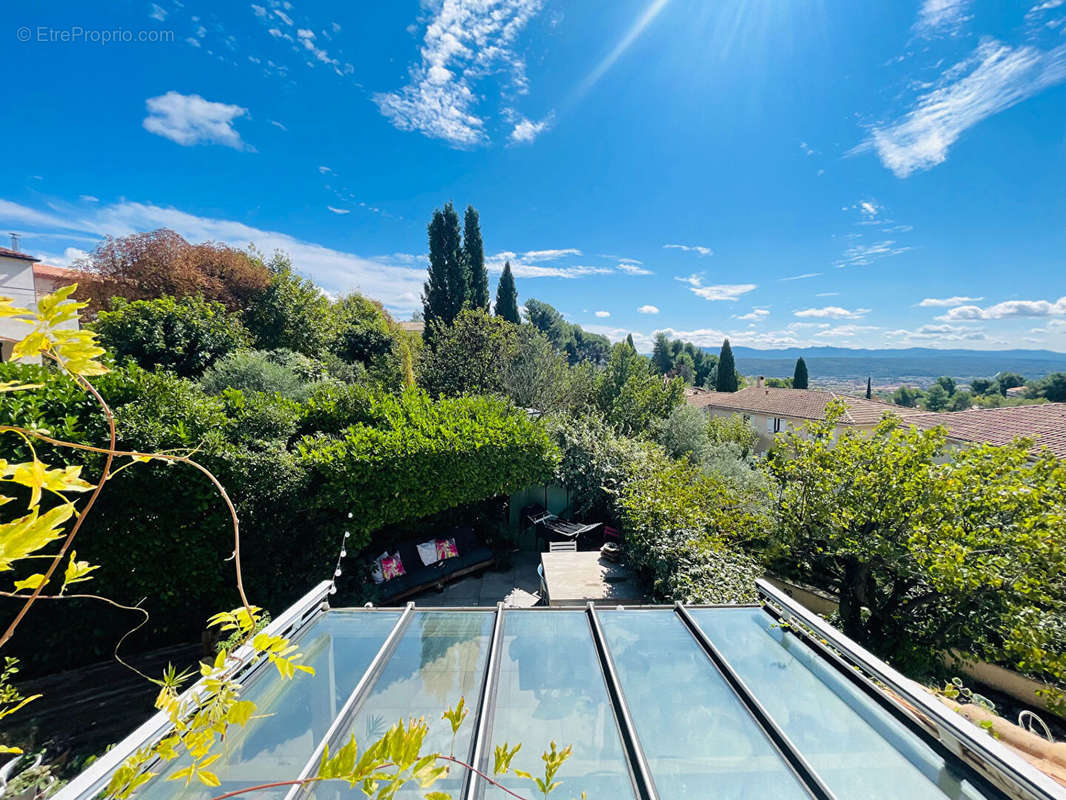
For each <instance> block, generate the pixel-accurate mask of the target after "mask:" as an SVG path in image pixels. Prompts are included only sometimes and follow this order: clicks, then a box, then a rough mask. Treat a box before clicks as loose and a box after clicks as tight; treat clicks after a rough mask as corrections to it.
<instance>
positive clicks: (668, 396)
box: [595, 343, 684, 435]
mask: <svg viewBox="0 0 1066 800" xmlns="http://www.w3.org/2000/svg"><path fill="white" fill-rule="evenodd" d="M683 397H684V381H683V380H681V379H680V378H674V379H672V380H668V381H664V380H663V378H662V377H660V376H659V375H656V374H655V373H654V371H653V370H652V368H651V362H650V361H649V360H648V359H646V358H644V357H643V356H642V355H640V354H639V353H637V352H636V351H634V350H633V349H632V348H630V347H627V346H626V345H625V344H624V343H619V344H616V345H615V346H614V347H612V348H611V355H610V358H609V359H608V360H607V366H606V368H605V369H604V370H603V371H602V372H601V373H600V374H599V376H598V379H597V384H596V396H595V401H596V407H597V408H598V409H599V411H600V413H601V414H603V416H604V418H605V419H606V420H607V421H608V422H609V423H611V425H613V426H614V427H615V429H616V430H617V431H618V432H619V433H622V434H626V435H635V434H638V433H641V432H643V431H645V430H646V429H647V428H648V427H649V425H651V423H652V422H653V421H654V420H656V419H663V418H665V417H667V416H669V415H670V412H672V411H673V410H674V409H675V408H677V406H679V405H680V404H681V403H682V400H683Z"/></svg>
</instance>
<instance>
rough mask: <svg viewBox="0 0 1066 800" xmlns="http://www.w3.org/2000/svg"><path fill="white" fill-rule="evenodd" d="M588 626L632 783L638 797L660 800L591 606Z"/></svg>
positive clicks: (588, 610) (588, 607) (594, 608)
mask: <svg viewBox="0 0 1066 800" xmlns="http://www.w3.org/2000/svg"><path fill="white" fill-rule="evenodd" d="M586 609H587V613H588V619H589V626H590V627H591V628H592V640H593V642H594V643H595V645H596V654H597V655H598V656H599V657H600V666H601V667H602V668H603V676H604V678H606V679H607V692H608V694H609V695H610V697H611V705H613V706H614V714H615V719H616V720H617V722H618V729H619V731H620V732H621V734H622V745H623V749H624V750H625V753H626V760H627V761H628V762H629V769H630V772H631V773H632V775H633V783H634V784H635V786H636V789H637V795H638V796H639V797H640V798H641V800H659V792H658V790H657V789H656V788H655V781H654V780H653V779H652V777H651V769H650V768H649V767H648V758H647V756H646V755H644V748H642V747H641V746H640V739H638V738H637V731H636V728H634V726H633V717H632V716H631V715H630V713H629V706H628V705H627V704H626V698H625V695H624V694H623V693H622V687H621V685H620V684H619V683H618V672H617V670H616V669H615V666H614V661H613V660H612V659H611V651H610V650H608V649H607V640H606V639H605V638H604V635H603V628H602V627H601V626H600V620H599V618H598V617H597V616H596V607H595V606H594V605H593V604H592V603H589V604H588V605H587V606H586Z"/></svg>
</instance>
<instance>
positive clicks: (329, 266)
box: [0, 200, 426, 315]
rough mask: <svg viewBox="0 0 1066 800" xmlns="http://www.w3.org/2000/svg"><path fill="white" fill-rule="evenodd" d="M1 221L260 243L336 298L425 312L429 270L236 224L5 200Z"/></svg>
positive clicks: (152, 211)
mask: <svg viewBox="0 0 1066 800" xmlns="http://www.w3.org/2000/svg"><path fill="white" fill-rule="evenodd" d="M57 207H58V208H63V207H62V206H57ZM0 219H3V220H5V221H9V220H14V219H19V220H29V219H33V220H35V221H36V223H38V224H52V225H54V226H55V227H57V228H61V229H63V230H75V231H80V232H84V233H90V234H92V235H94V236H96V237H103V236H126V235H128V234H130V233H135V232H138V231H149V230H154V229H156V228H170V229H171V230H174V231H176V232H177V233H179V234H180V235H181V236H184V237H185V238H186V239H188V240H189V241H190V242H205V241H214V242H222V243H224V244H228V245H230V246H232V247H238V248H244V247H247V246H248V245H249V244H254V245H255V246H256V247H257V248H258V249H259V250H260V251H261V252H264V253H271V252H273V251H274V250H283V251H285V252H287V253H289V255H291V256H292V261H293V264H294V265H295V266H296V268H297V269H299V270H300V271H301V272H303V273H305V274H307V275H308V276H309V277H310V278H311V279H313V280H314V281H315V282H316V283H317V284H319V285H320V286H321V287H322V288H323V289H325V290H326V291H327V292H329V293H331V294H334V295H336V294H343V293H345V292H350V291H359V292H363V293H365V294H366V295H367V296H369V297H372V298H374V299H377V300H380V301H381V302H382V303H384V304H385V306H386V307H387V308H389V310H390V311H392V312H393V313H396V314H399V315H406V314H409V313H410V312H411V311H414V310H415V309H417V308H421V299H420V298H421V292H422V284H423V282H424V281H425V279H426V271H425V268H424V267H420V268H413V267H409V266H407V265H406V264H397V263H395V262H396V261H398V260H399V259H394V258H392V257H389V256H383V257H376V258H367V257H365V256H360V255H357V254H355V253H350V252H345V251H342V250H335V249H333V248H330V247H326V246H325V245H321V244H317V243H315V242H309V241H306V240H303V239H299V238H297V237H295V236H292V235H290V234H287V233H281V232H278V231H270V230H263V229H260V228H254V227H252V226H250V225H246V224H244V223H243V222H238V221H235V220H227V219H217V218H211V217H200V216H196V215H194V214H188V213H186V212H184V211H180V210H178V209H176V208H167V207H163V206H157V205H153V204H151V203H134V202H121V203H115V204H112V205H102V206H97V207H90V208H88V209H86V208H85V207H84V206H70V207H69V208H65V209H64V210H62V211H58V213H57V214H49V213H46V212H39V211H36V210H35V209H31V208H28V207H26V206H20V205H18V204H16V203H11V202H8V201H5V200H0Z"/></svg>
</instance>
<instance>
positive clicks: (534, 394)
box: [501, 325, 581, 411]
mask: <svg viewBox="0 0 1066 800" xmlns="http://www.w3.org/2000/svg"><path fill="white" fill-rule="evenodd" d="M576 371H577V368H571V367H569V366H567V363H566V359H565V358H563V357H562V356H561V355H559V354H558V353H556V352H555V350H554V349H553V348H552V346H551V342H549V341H548V339H547V337H546V336H544V334H542V333H541V332H540V331H538V330H536V329H535V328H533V326H531V325H523V326H521V327H520V328H518V342H517V345H516V347H515V350H514V354H513V355H512V356H511V358H510V359H509V360H508V361H507V362H506V363H505V365H504V369H503V374H502V380H501V386H502V389H503V391H504V392H505V393H506V394H507V396H508V397H510V398H511V401H512V402H514V404H515V405H516V406H518V407H519V408H530V409H536V410H537V411H559V410H561V409H564V408H570V407H573V406H574V405H578V404H580V403H581V398H580V395H579V394H576V393H578V392H580V383H579V381H575V380H574V379H573V375H574V373H576ZM577 377H578V378H580V375H577Z"/></svg>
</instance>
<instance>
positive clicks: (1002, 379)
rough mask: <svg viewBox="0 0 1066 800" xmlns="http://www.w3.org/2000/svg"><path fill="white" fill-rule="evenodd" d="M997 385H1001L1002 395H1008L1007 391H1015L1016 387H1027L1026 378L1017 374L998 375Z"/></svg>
mask: <svg viewBox="0 0 1066 800" xmlns="http://www.w3.org/2000/svg"><path fill="white" fill-rule="evenodd" d="M996 383H998V384H999V391H1000V393H1001V394H1006V393H1007V389H1013V388H1015V387H1016V386H1025V378H1024V377H1022V376H1021V375H1019V374H1018V373H1017V372H1001V373H999V374H998V375H996Z"/></svg>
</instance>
